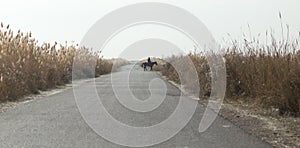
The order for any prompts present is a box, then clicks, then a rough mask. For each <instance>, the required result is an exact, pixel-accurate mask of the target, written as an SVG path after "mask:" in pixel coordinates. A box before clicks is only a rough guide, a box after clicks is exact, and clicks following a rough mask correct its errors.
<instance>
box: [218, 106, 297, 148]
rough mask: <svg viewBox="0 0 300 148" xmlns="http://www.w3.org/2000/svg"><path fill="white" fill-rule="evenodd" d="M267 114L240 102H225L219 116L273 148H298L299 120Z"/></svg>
mask: <svg viewBox="0 0 300 148" xmlns="http://www.w3.org/2000/svg"><path fill="white" fill-rule="evenodd" d="M268 112H270V111H267V110H264V109H260V108H252V107H249V106H248V105H244V104H242V103H240V102H225V103H224V104H223V105H222V108H221V110H220V112H219V114H220V115H221V116H222V117H224V118H225V119H228V120H230V121H231V122H232V123H234V124H235V125H237V126H239V127H240V128H242V129H244V130H245V131H246V132H248V133H250V134H253V135H256V136H258V137H259V138H261V139H262V140H264V141H266V142H268V143H270V144H271V145H273V146H274V147H300V118H292V117H280V116H276V115H270V114H268ZM275 112H276V110H275Z"/></svg>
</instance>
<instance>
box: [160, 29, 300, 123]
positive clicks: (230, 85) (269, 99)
mask: <svg viewBox="0 0 300 148" xmlns="http://www.w3.org/2000/svg"><path fill="white" fill-rule="evenodd" d="M266 36H267V37H270V39H271V42H270V43H260V42H259V40H256V39H254V38H252V39H246V38H245V39H244V41H243V42H238V41H237V40H232V45H231V46H229V47H225V48H224V47H223V51H226V52H224V53H222V56H223V57H224V59H225V61H226V62H225V63H226V72H227V87H226V98H225V101H233V102H243V104H247V105H248V106H251V107H253V108H263V109H266V110H269V111H270V113H272V114H277V115H280V116H294V117H299V116H300V46H299V41H300V40H299V39H300V34H299V36H298V37H297V38H296V39H294V40H291V39H285V40H284V39H283V40H280V41H277V40H275V38H274V37H273V35H272V34H269V35H268V34H266ZM186 57H189V58H190V59H191V60H192V62H193V64H194V65H195V68H196V70H197V73H198V78H199V83H200V87H201V88H200V95H199V97H200V98H207V96H209V95H210V91H211V86H210V84H211V74H212V72H211V70H210V68H209V65H208V63H207V60H206V58H205V56H204V55H203V54H202V53H198V52H194V53H190V54H188V55H186V56H173V57H169V58H166V59H164V60H165V61H168V63H165V64H160V65H159V66H158V67H156V70H159V71H161V73H162V75H164V76H166V77H168V78H169V79H170V80H173V81H175V82H177V83H180V81H179V78H178V74H177V73H178V72H176V70H175V69H174V67H172V65H171V64H169V63H174V62H177V63H178V62H179V63H180V62H182V61H185V60H182V59H183V58H186Z"/></svg>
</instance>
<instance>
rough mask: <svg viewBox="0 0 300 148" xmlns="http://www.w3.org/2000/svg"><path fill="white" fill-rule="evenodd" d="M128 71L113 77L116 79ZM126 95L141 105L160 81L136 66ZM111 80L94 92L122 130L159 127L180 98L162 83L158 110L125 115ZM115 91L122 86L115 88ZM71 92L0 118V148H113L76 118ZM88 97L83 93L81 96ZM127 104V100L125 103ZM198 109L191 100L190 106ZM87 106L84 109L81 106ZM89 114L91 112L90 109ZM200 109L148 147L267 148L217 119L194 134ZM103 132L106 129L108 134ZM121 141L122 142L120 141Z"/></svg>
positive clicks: (84, 84)
mask: <svg viewBox="0 0 300 148" xmlns="http://www.w3.org/2000/svg"><path fill="white" fill-rule="evenodd" d="M130 69H131V68H130V65H129V66H124V67H122V68H120V70H119V71H118V72H115V73H113V75H115V76H116V77H118V76H120V77H122V73H123V72H124V71H128V70H130ZM131 70H132V71H131V73H132V75H133V77H131V78H130V89H131V91H132V93H133V94H134V96H135V97H137V98H139V99H140V100H146V99H147V98H148V97H149V96H150V95H151V93H150V91H149V89H148V88H149V82H150V81H151V80H153V79H155V78H160V75H159V74H158V73H157V72H149V71H148V72H144V71H143V69H142V68H141V67H139V66H135V67H134V68H133V69H131ZM110 80H111V74H109V75H103V76H101V77H99V78H96V79H95V84H96V89H97V92H98V94H99V96H101V98H102V99H101V101H102V103H103V105H104V106H105V108H106V110H107V111H108V112H109V113H110V114H111V115H112V116H113V117H114V118H115V119H117V120H119V121H120V122H123V123H125V124H128V125H132V126H137V127H146V126H151V125H155V124H158V123H160V122H161V121H163V120H164V119H165V118H167V117H168V116H170V114H171V113H172V112H173V111H174V109H175V108H176V105H177V104H178V100H179V96H180V95H181V92H180V90H179V89H178V88H176V87H175V86H173V85H172V84H170V83H168V82H167V81H164V80H163V81H164V82H165V84H166V87H167V96H166V99H165V100H164V101H163V102H162V103H161V104H160V106H159V107H158V108H157V109H155V110H153V111H150V112H147V113H139V112H134V111H132V110H129V109H127V108H126V107H125V106H124V105H122V104H120V102H119V101H118V100H117V99H116V97H115V95H114V91H113V89H112V86H111V82H110ZM92 83H93V81H83V82H82V83H80V84H78V86H76V87H77V88H81V87H82V89H86V88H84V87H87V86H92V85H90V84H92ZM115 85H122V83H121V82H120V83H117V84H115ZM73 91H74V90H73V89H67V90H65V91H62V92H61V93H57V94H54V95H51V96H47V97H44V98H40V99H36V100H33V101H31V102H29V103H24V104H21V105H18V106H17V107H16V108H12V109H10V110H8V111H6V112H4V113H1V114H0V131H1V132H0V147H1V148H6V147H7V148H9V147H26V148H27V147H28V148H35V147H37V148H40V147H61V148H64V147H66V148H68V147H70V148H85V147H86V148H90V147H91V148H93V147H101V148H118V147H125V146H122V145H118V144H114V143H111V142H109V141H108V140H105V139H104V138H102V137H101V136H99V135H98V134H97V133H96V132H95V131H94V130H93V129H91V128H90V127H89V126H88V124H86V122H85V120H84V119H83V117H82V116H81V114H80V112H79V109H78V107H77V105H76V101H75V99H74V93H73ZM83 95H86V96H88V95H89V92H86V94H83ZM128 99H130V98H128ZM191 101H193V102H194V103H198V102H197V101H195V100H191ZM87 104H88V103H87ZM91 108H92V107H91ZM204 109H205V107H204V106H203V105H200V104H198V106H197V109H196V111H195V114H194V116H193V117H192V119H191V120H190V122H189V123H188V124H187V125H186V126H185V127H184V128H183V129H182V130H181V131H180V132H179V133H178V134H176V135H175V136H174V137H172V138H171V139H169V140H167V141H165V142H163V143H160V144H157V145H153V146H151V147H161V148H168V147H170V148H201V147H203V148H208V147H230V148H231V147H255V148H259V147H271V146H270V145H268V144H267V143H265V142H263V141H262V140H260V139H259V138H257V137H255V136H252V135H249V134H247V133H246V132H244V131H243V130H242V129H240V128H238V127H236V126H235V125H233V124H232V123H230V122H229V121H227V120H225V119H223V118H222V117H217V119H216V120H215V122H214V123H213V124H212V125H211V127H210V128H209V129H208V130H207V131H205V132H204V133H199V132H198V126H199V123H200V121H201V115H203V112H204ZM108 130H109V129H108ZM124 138H126V137H124Z"/></svg>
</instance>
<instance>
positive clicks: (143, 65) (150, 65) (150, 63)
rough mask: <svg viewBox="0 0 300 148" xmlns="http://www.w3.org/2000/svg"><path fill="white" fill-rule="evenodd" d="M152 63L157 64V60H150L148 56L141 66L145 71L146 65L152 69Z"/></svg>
mask: <svg viewBox="0 0 300 148" xmlns="http://www.w3.org/2000/svg"><path fill="white" fill-rule="evenodd" d="M153 65H157V62H152V61H151V59H150V57H148V62H144V63H142V67H143V68H144V71H147V66H149V67H150V70H151V71H152V67H153Z"/></svg>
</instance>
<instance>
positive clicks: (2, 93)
mask: <svg viewBox="0 0 300 148" xmlns="http://www.w3.org/2000/svg"><path fill="white" fill-rule="evenodd" d="M77 54H80V55H82V57H84V58H82V59H80V61H81V62H82V63H84V64H83V65H82V66H86V65H88V64H90V59H92V58H96V59H97V62H96V68H95V76H96V77H97V76H100V75H102V74H106V73H110V72H111V71H112V64H113V63H114V64H117V65H119V66H120V65H123V64H126V63H127V61H125V60H122V59H112V60H106V59H103V58H102V57H101V56H100V53H93V52H91V51H90V50H89V49H87V48H81V47H78V45H68V44H67V43H66V44H65V45H58V44H57V43H54V44H49V43H44V44H42V45H39V44H38V43H37V41H36V39H35V38H33V37H32V35H31V33H23V32H21V31H18V32H17V33H14V32H13V31H12V30H11V29H10V27H9V25H5V26H4V24H3V23H1V28H0V63H1V65H0V101H1V102H2V101H7V100H10V101H12V100H16V99H18V98H20V97H22V96H24V95H27V94H36V93H39V91H40V90H46V89H49V88H54V87H56V86H58V85H64V84H66V83H70V82H71V80H72V66H73V59H74V57H75V55H77ZM115 66H116V65H115ZM95 76H89V77H95Z"/></svg>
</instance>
